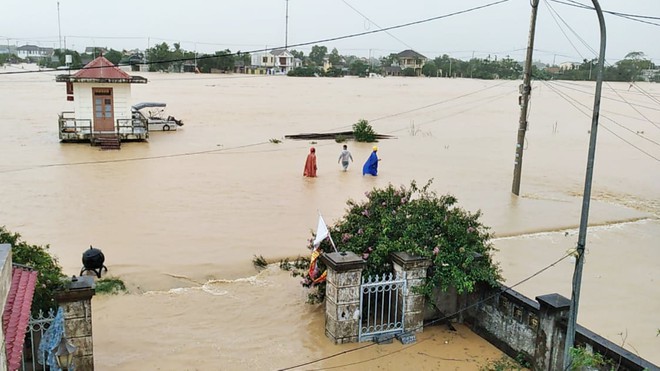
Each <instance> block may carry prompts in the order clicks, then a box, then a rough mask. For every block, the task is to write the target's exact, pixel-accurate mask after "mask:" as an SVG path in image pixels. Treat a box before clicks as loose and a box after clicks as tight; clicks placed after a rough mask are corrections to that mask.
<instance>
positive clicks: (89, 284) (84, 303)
mask: <svg viewBox="0 0 660 371" xmlns="http://www.w3.org/2000/svg"><path fill="white" fill-rule="evenodd" d="M94 287H95V283H94V278H92V277H90V276H80V277H75V276H74V277H72V278H70V279H68V280H67V281H66V282H65V285H64V288H63V289H62V290H59V291H57V292H56V293H55V300H57V303H58V304H59V306H60V307H61V308H62V310H63V311H64V332H65V335H66V337H67V339H69V340H70V341H71V343H72V344H73V345H75V346H76V348H77V349H76V351H75V353H74V356H73V364H74V366H75V369H76V371H91V370H94V344H93V341H92V296H94V294H95V289H94Z"/></svg>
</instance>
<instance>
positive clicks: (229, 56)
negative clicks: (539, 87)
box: [0, 42, 660, 82]
mask: <svg viewBox="0 0 660 371" xmlns="http://www.w3.org/2000/svg"><path fill="white" fill-rule="evenodd" d="M99 55H103V56H104V57H106V58H107V59H108V60H109V61H111V62H112V63H114V64H115V65H117V66H120V67H122V69H125V70H130V71H136V72H137V71H152V72H157V71H161V72H168V73H186V72H190V73H243V74H253V75H289V76H327V77H341V76H347V75H352V76H360V77H366V76H370V75H371V76H373V75H379V76H411V77H414V76H426V77H459V78H477V79H510V80H515V79H520V78H521V77H522V73H523V67H522V65H523V63H522V62H520V61H516V60H513V59H511V58H510V57H509V56H504V57H501V56H500V57H498V56H496V55H494V56H491V55H488V56H487V57H486V58H471V59H469V60H462V59H457V58H453V57H451V56H449V55H447V54H444V55H442V56H439V57H436V58H433V59H431V58H428V57H426V56H424V55H423V54H421V53H418V52H417V51H414V50H411V49H408V50H403V51H401V52H399V53H392V54H390V55H387V56H382V57H378V58H376V57H368V58H367V57H357V56H354V55H342V54H340V53H339V51H338V50H337V49H332V50H331V51H328V49H327V47H325V46H318V45H315V46H313V47H312V48H311V51H310V52H309V54H307V55H305V53H304V52H302V51H297V50H288V49H286V48H277V49H270V50H264V51H259V52H255V53H244V52H241V51H236V52H232V51H230V50H229V49H226V50H222V51H216V52H215V53H213V54H206V53H197V52H194V51H189V50H184V49H182V48H181V47H180V44H178V43H174V44H173V45H172V46H170V45H168V44H167V43H165V42H163V43H161V44H156V45H154V46H153V47H151V48H148V49H146V50H139V49H133V50H122V51H117V50H114V49H109V48H105V47H86V48H85V50H84V52H83V53H79V52H78V51H75V50H70V49H57V48H48V47H41V46H36V45H22V46H12V45H4V46H0V63H2V64H6V63H14V64H15V63H36V64H38V65H39V66H40V67H43V68H58V69H69V68H70V69H79V68H82V67H83V66H85V65H86V64H87V63H89V62H90V61H92V60H93V59H94V58H96V57H97V56H99ZM67 56H68V57H67ZM596 62H597V60H596V59H592V60H587V59H584V60H583V61H571V62H561V63H551V64H547V63H542V62H540V61H537V62H534V63H533V71H532V75H533V77H534V78H535V79H537V80H551V79H558V80H592V81H593V80H595V79H596V73H595V71H594V66H595V65H596ZM659 67H660V66H657V65H655V64H654V63H653V62H652V61H651V59H649V58H646V56H645V55H644V53H643V52H639V51H635V52H630V53H628V55H626V57H625V58H624V59H622V60H619V61H617V62H616V63H613V64H609V63H606V70H605V73H604V79H605V80H606V81H627V82H632V81H650V82H660V68H659Z"/></svg>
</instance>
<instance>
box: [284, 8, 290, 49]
mask: <svg viewBox="0 0 660 371" xmlns="http://www.w3.org/2000/svg"><path fill="white" fill-rule="evenodd" d="M288 47H289V0H286V20H285V22H284V50H287V49H288Z"/></svg>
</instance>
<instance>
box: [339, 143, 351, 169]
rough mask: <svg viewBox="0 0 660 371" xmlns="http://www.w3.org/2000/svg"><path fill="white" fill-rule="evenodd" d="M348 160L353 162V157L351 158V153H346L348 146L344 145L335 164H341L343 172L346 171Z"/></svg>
mask: <svg viewBox="0 0 660 371" xmlns="http://www.w3.org/2000/svg"><path fill="white" fill-rule="evenodd" d="M348 160H351V161H353V156H351V153H350V152H349V151H348V146H347V145H345V144H344V149H343V150H342V151H341V153H340V154H339V159H338V160H337V163H339V162H341V166H342V167H343V168H344V171H346V170H347V169H348Z"/></svg>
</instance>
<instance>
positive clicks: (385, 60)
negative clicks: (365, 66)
mask: <svg viewBox="0 0 660 371" xmlns="http://www.w3.org/2000/svg"><path fill="white" fill-rule="evenodd" d="M397 60H398V59H397V54H396V53H390V55H388V56H387V57H382V58H381V59H380V64H381V65H382V66H383V67H391V66H392V65H393V64H395V62H397Z"/></svg>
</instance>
